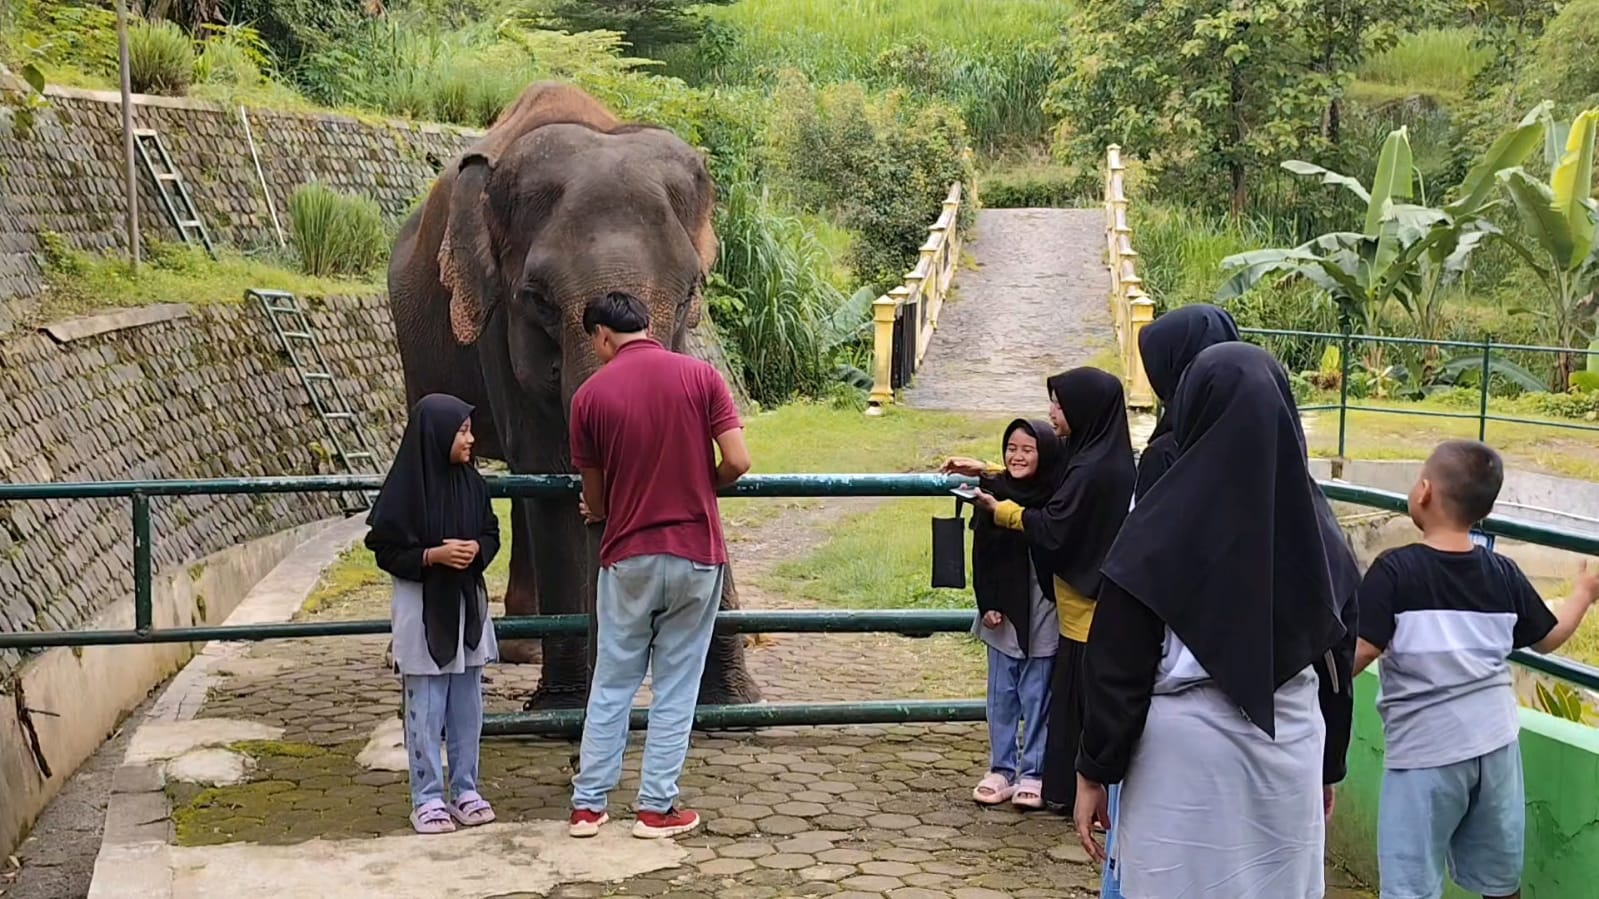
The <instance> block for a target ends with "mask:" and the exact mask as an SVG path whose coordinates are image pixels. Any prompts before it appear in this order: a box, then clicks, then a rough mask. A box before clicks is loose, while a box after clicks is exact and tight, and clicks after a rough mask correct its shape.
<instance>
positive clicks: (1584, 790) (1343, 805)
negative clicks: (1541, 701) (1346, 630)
mask: <svg viewBox="0 0 1599 899" xmlns="http://www.w3.org/2000/svg"><path fill="white" fill-rule="evenodd" d="M1378 664H1379V665H1380V664H1381V663H1380V662H1379V663H1378ZM1377 694H1378V689H1377V675H1376V669H1375V667H1374V668H1373V669H1372V670H1370V671H1368V672H1366V673H1364V674H1362V675H1361V676H1360V677H1358V678H1356V680H1355V735H1354V739H1353V740H1352V741H1351V742H1350V747H1349V777H1348V779H1347V780H1345V781H1344V784H1343V785H1342V786H1341V787H1340V788H1339V790H1338V808H1337V811H1336V813H1335V814H1334V816H1333V826H1332V831H1331V833H1330V835H1329V837H1330V838H1329V842H1330V844H1331V848H1332V850H1333V852H1334V853H1335V854H1336V855H1337V856H1338V857H1339V858H1340V860H1342V861H1344V862H1345V863H1346V864H1348V866H1349V868H1350V870H1352V871H1353V872H1354V873H1355V874H1356V875H1359V876H1361V877H1362V878H1363V879H1364V880H1365V881H1366V882H1367V883H1371V884H1376V883H1377V882H1378V878H1377V809H1378V799H1379V796H1380V795H1381V790H1382V766H1383V736H1382V720H1381V718H1380V717H1379V716H1378V714H1377ZM1521 761H1522V769H1523V771H1524V773H1525V780H1526V791H1527V842H1526V854H1527V862H1526V870H1525V874H1524V876H1523V881H1522V893H1521V895H1522V896H1524V897H1526V899H1575V897H1578V896H1592V895H1595V893H1596V892H1599V887H1595V883H1599V731H1596V730H1595V729H1594V728H1591V727H1587V726H1584V725H1581V724H1575V723H1573V722H1570V721H1562V720H1560V719H1558V718H1554V717H1552V716H1550V715H1545V714H1544V713H1542V712H1538V711H1534V710H1532V709H1526V708H1524V709H1522V710H1521ZM1469 895H1470V894H1468V893H1465V892H1462V891H1461V890H1459V889H1457V888H1455V887H1453V886H1451V887H1450V889H1449V891H1447V892H1446V893H1445V896H1446V897H1449V899H1465V897H1467V896H1469Z"/></svg>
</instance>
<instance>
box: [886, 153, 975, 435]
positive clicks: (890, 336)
mask: <svg viewBox="0 0 1599 899" xmlns="http://www.w3.org/2000/svg"><path fill="white" fill-rule="evenodd" d="M961 197H962V187H961V183H960V182H959V181H956V182H955V183H953V184H951V185H950V187H949V193H947V194H945V196H944V202H943V203H942V205H941V206H940V209H939V215H938V220H937V221H935V222H933V224H932V225H930V226H928V229H927V240H926V242H924V243H923V244H922V246H921V248H920V249H919V250H918V252H917V258H916V265H915V267H914V268H912V269H911V270H910V271H909V272H907V273H906V274H905V279H904V280H903V281H901V282H900V284H899V286H897V287H895V288H894V289H893V290H890V291H889V292H888V293H887V294H886V295H884V296H881V297H878V298H877V299H876V301H874V302H873V303H872V392H871V394H870V396H869V397H868V401H869V403H870V405H869V406H868V407H867V409H866V414H867V415H881V414H883V407H884V406H887V405H889V404H891V403H893V402H894V321H895V319H896V318H897V317H898V316H899V315H900V309H901V308H902V307H903V308H905V313H904V314H906V315H911V314H913V313H914V315H915V321H914V322H913V323H912V327H911V328H910V331H909V333H908V334H906V335H904V336H905V339H907V340H910V341H912V345H911V346H910V347H909V349H908V350H907V351H906V356H905V359H906V360H907V364H908V368H907V371H906V372H905V375H906V376H907V380H908V378H909V376H911V375H912V370H913V369H914V367H915V366H917V365H920V364H921V361H922V357H923V356H925V355H926V354H927V348H928V346H929V345H930V344H931V342H932V339H933V331H934V329H936V328H937V327H938V314H939V312H940V311H942V309H943V306H944V298H945V297H946V296H948V294H949V289H950V284H951V282H953V281H954V280H955V270H956V269H957V268H958V267H959V265H960V228H959V226H958V224H957V222H958V219H959V216H960V207H961Z"/></svg>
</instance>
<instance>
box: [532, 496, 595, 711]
mask: <svg viewBox="0 0 1599 899" xmlns="http://www.w3.org/2000/svg"><path fill="white" fill-rule="evenodd" d="M524 503H525V505H524V507H523V509H524V517H525V518H526V519H527V526H528V527H529V528H530V529H531V533H533V534H536V535H537V536H536V537H534V538H533V539H532V541H531V542H532V544H533V561H532V564H531V565H530V567H531V568H532V574H533V576H534V578H535V579H536V581H537V584H538V590H537V595H538V599H539V613H540V614H542V615H561V614H568V615H588V616H590V620H591V621H592V615H593V609H594V588H595V572H596V571H597V568H598V565H599V542H600V539H599V538H600V529H599V528H597V527H589V526H587V525H585V524H584V523H583V520H582V518H580V517H579V516H578V513H577V501H576V500H574V499H571V498H567V497H562V498H560V499H528V500H525V501H524ZM588 684H589V652H588V638H587V636H586V635H583V634H577V635H573V636H562V637H546V638H545V639H544V668H543V673H542V677H541V678H540V679H539V688H538V690H537V691H535V692H534V694H533V696H532V697H531V698H530V699H529V700H528V701H527V703H526V707H527V708H528V709H540V708H544V709H551V708H582V707H583V706H584V705H585V704H586V703H587V701H588Z"/></svg>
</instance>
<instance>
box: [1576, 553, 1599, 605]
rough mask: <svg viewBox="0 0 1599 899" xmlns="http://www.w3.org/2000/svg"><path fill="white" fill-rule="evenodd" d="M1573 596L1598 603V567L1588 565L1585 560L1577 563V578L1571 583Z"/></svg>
mask: <svg viewBox="0 0 1599 899" xmlns="http://www.w3.org/2000/svg"><path fill="white" fill-rule="evenodd" d="M1571 585H1572V594H1573V595H1574V596H1579V597H1581V596H1587V598H1588V601H1589V602H1595V601H1599V566H1594V565H1589V564H1588V560H1587V559H1583V560H1582V561H1580V562H1578V563H1577V577H1576V579H1575V580H1573V581H1572V584H1571Z"/></svg>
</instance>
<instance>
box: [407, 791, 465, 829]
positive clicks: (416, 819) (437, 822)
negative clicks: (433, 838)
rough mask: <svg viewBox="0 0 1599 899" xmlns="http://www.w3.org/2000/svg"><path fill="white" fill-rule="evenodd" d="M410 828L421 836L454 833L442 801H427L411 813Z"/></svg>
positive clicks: (453, 825) (453, 823)
mask: <svg viewBox="0 0 1599 899" xmlns="http://www.w3.org/2000/svg"><path fill="white" fill-rule="evenodd" d="M411 827H412V829H414V830H415V831H416V832H417V833H420V834H423V835H432V834H439V833H455V822H454V821H451V820H450V813H449V811H448V810H447V809H446V808H445V806H444V800H442V799H429V800H428V801H427V802H424V803H422V804H421V805H419V806H417V807H416V810H415V811H413V812H411Z"/></svg>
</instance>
